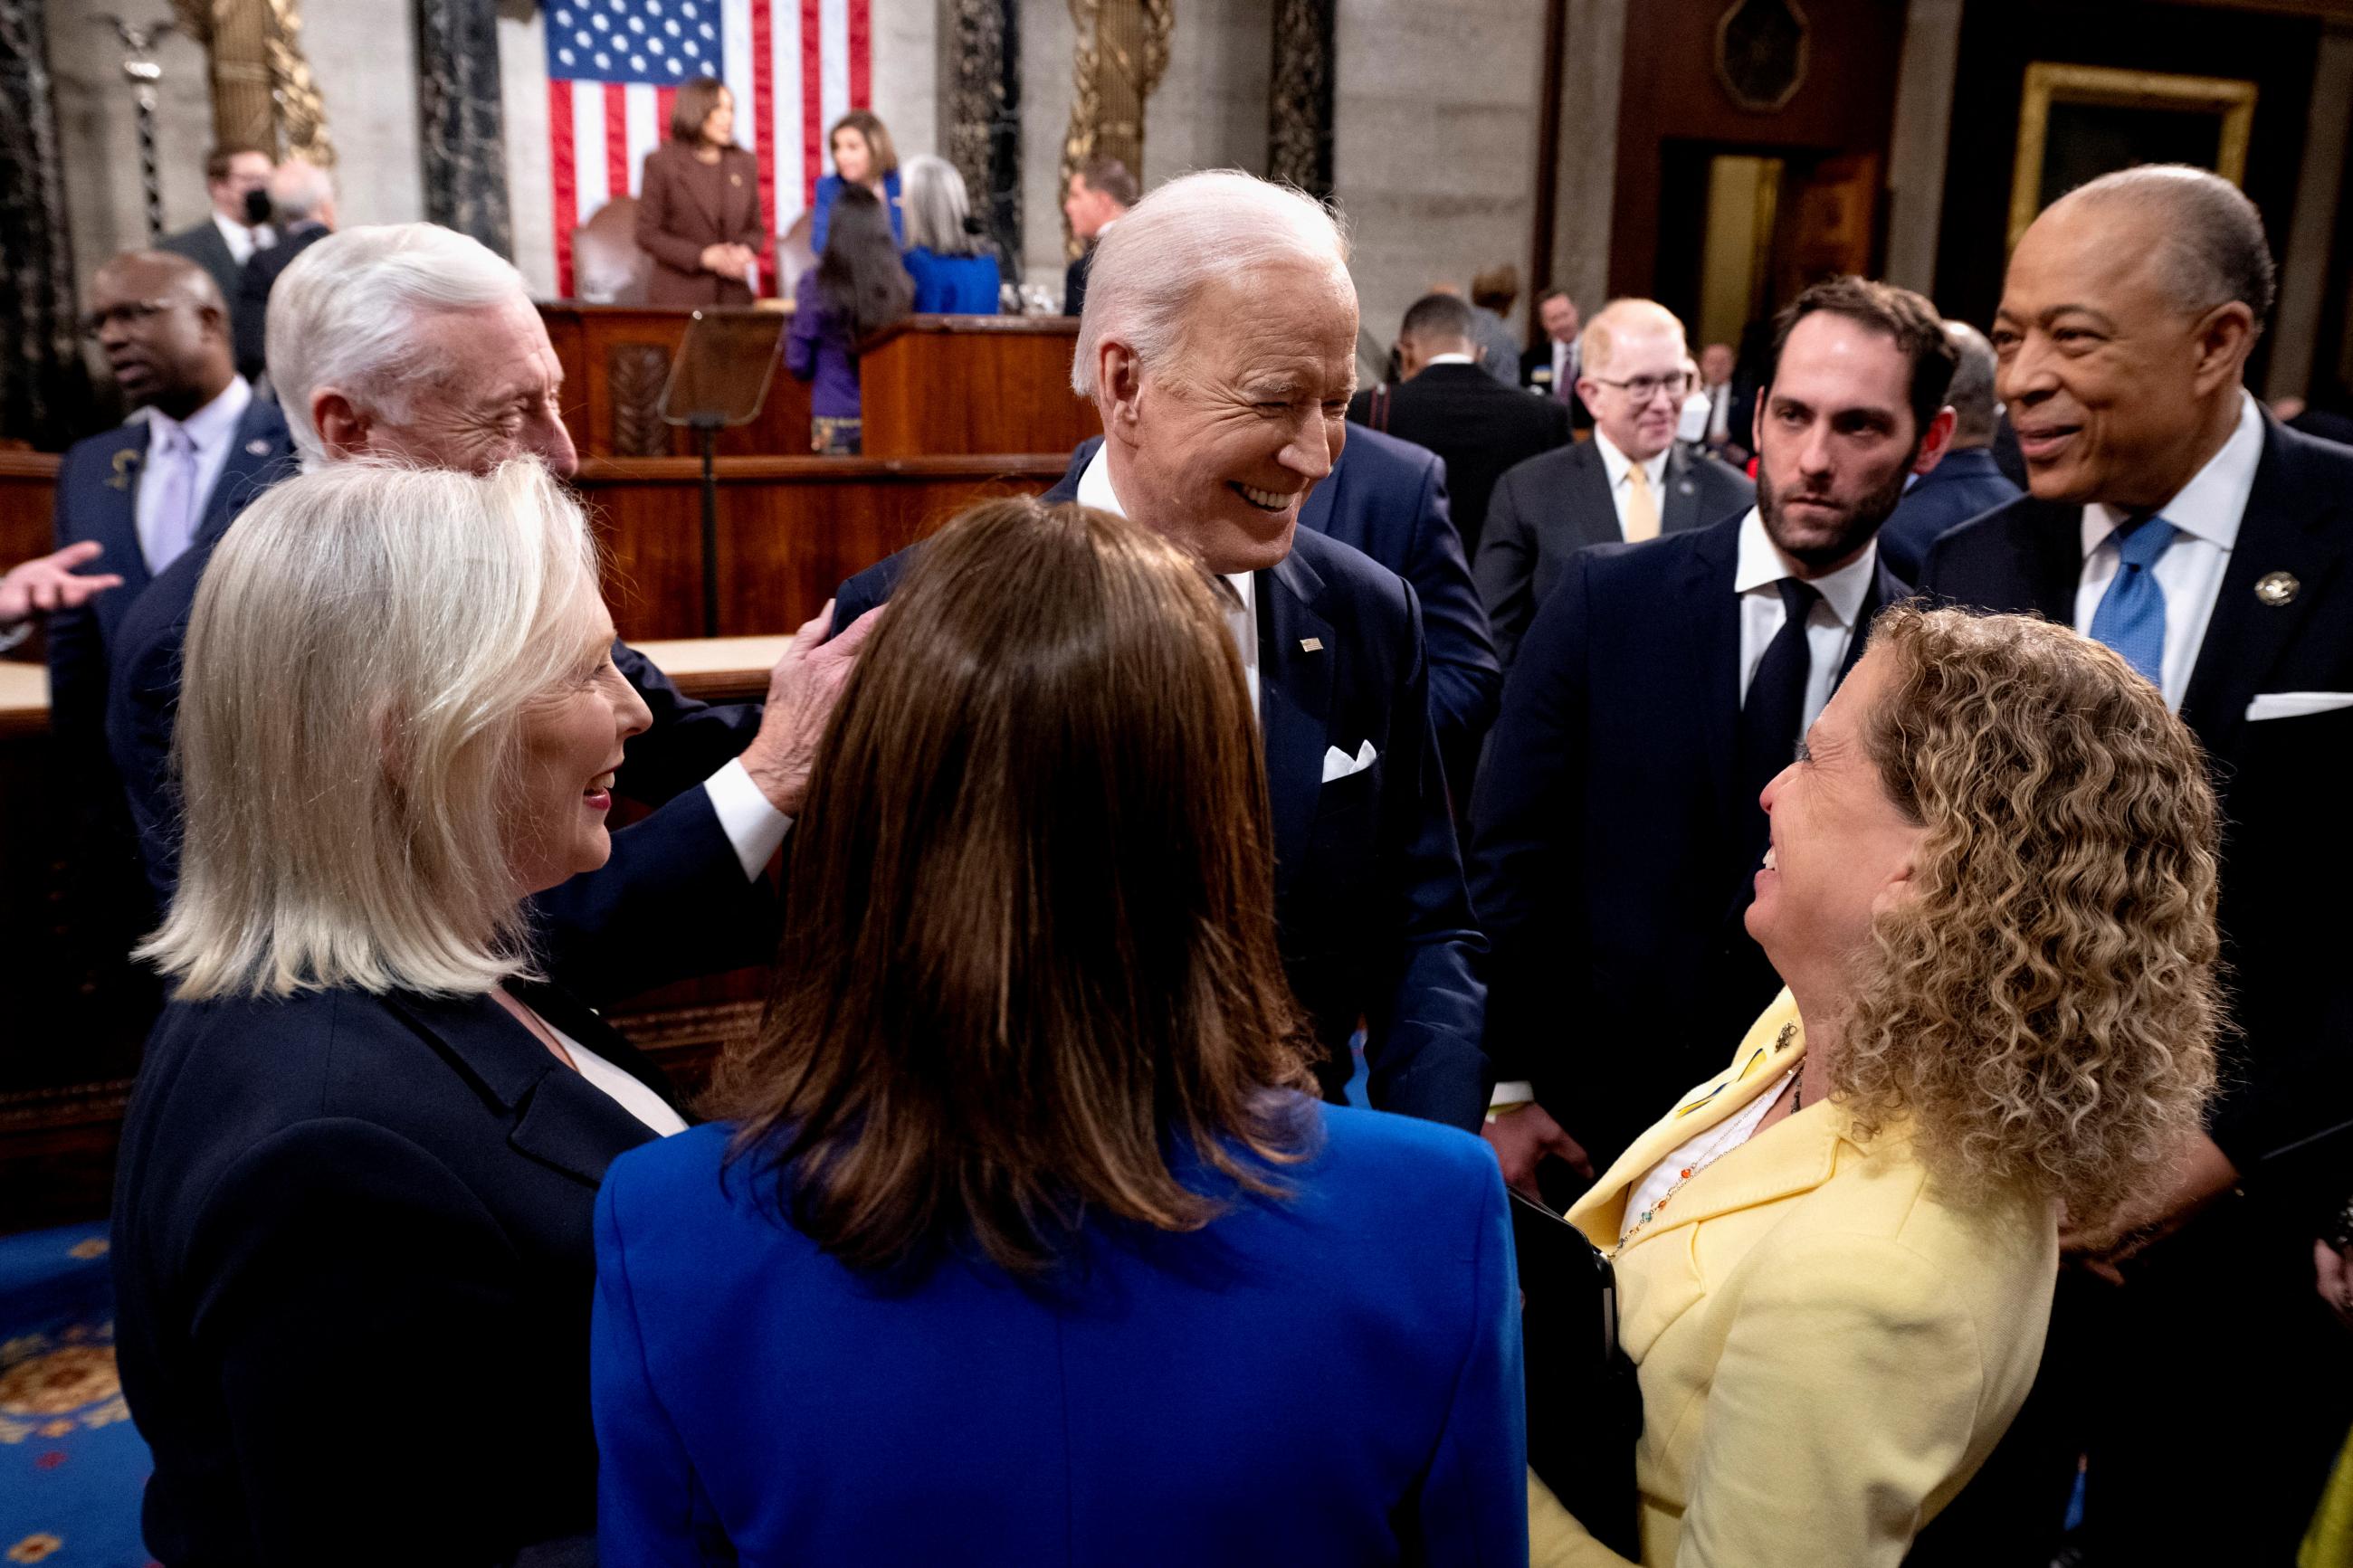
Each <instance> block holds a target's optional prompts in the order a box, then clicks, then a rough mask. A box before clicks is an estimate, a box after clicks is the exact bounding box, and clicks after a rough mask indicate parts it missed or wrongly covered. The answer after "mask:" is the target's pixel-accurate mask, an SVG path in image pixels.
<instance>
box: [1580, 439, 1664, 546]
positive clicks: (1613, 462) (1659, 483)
mask: <svg viewBox="0 0 2353 1568" xmlns="http://www.w3.org/2000/svg"><path fill="white" fill-rule="evenodd" d="M1593 444H1594V445H1595V446H1596V447H1600V448H1601V466H1602V468H1605V469H1607V470H1608V472H1609V500H1611V502H1612V503H1613V504H1615V505H1616V507H1617V508H1618V537H1619V538H1620V539H1623V538H1625V537H1626V476H1627V475H1628V474H1629V473H1630V472H1632V471H1633V468H1634V459H1633V458H1630V457H1628V456H1627V455H1626V454H1625V453H1623V452H1621V451H1620V450H1619V449H1618V443H1617V442H1615V441H1612V440H1611V439H1610V438H1609V437H1607V436H1605V435H1603V434H1602V433H1601V432H1600V430H1599V428H1596V429H1595V431H1594V432H1593ZM1669 449H1671V448H1662V450H1661V451H1660V453H1659V455H1658V456H1657V457H1655V458H1651V459H1650V460H1649V461H1648V462H1646V463H1644V464H1643V465H1642V477H1643V478H1644V479H1649V480H1650V481H1651V505H1652V506H1653V507H1655V508H1656V509H1657V510H1658V513H1659V519H1660V524H1661V526H1662V527H1664V526H1665V521H1666V515H1667V451H1668V450H1669Z"/></svg>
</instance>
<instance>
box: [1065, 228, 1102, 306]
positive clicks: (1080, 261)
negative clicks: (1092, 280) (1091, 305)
mask: <svg viewBox="0 0 2353 1568" xmlns="http://www.w3.org/2000/svg"><path fill="white" fill-rule="evenodd" d="M1094 264H1095V247H1094V242H1093V241H1092V240H1090V241H1088V242H1087V247H1086V248H1085V249H1084V250H1082V251H1080V252H1079V253H1078V255H1076V256H1074V257H1072V258H1071V264H1070V265H1069V266H1068V267H1066V268H1062V314H1064V315H1065V316H1075V315H1077V314H1079V313H1080V312H1081V311H1082V310H1085V309H1086V308H1087V273H1088V272H1089V271H1090V270H1091V269H1092V268H1093V266H1094Z"/></svg>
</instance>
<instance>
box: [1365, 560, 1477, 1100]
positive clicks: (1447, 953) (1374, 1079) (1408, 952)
mask: <svg viewBox="0 0 2353 1568" xmlns="http://www.w3.org/2000/svg"><path fill="white" fill-rule="evenodd" d="M1405 595H1406V611H1407V620H1408V623H1409V633H1410V637H1411V641H1412V647H1413V658H1412V659H1411V661H1410V664H1409V666H1408V668H1407V669H1406V672H1405V675H1404V677H1403V679H1401V680H1400V681H1399V683H1398V688H1397V689H1396V691H1395V692H1394V693H1393V694H1392V696H1391V702H1392V704H1393V706H1392V707H1391V710H1390V711H1391V712H1392V713H1393V714H1394V715H1395V716H1396V717H1395V720H1394V721H1393V723H1392V724H1391V726H1390V729H1389V745H1390V751H1389V755H1388V759H1387V764H1386V776H1385V782H1384V784H1383V787H1382V795H1381V816H1382V821H1381V834H1380V847H1379V850H1378V853H1379V856H1380V861H1381V864H1382V865H1383V866H1385V867H1388V868H1393V870H1392V872H1391V883H1390V889H1389V896H1390V898H1391V899H1392V900H1394V912H1393V915H1392V918H1391V919H1390V921H1388V924H1387V926H1386V928H1385V929H1389V930H1394V931H1396V932H1397V933H1398V936H1397V944H1396V947H1395V948H1394V949H1393V950H1392V952H1391V953H1390V954H1389V955H1388V963H1385V964H1380V965H1377V967H1376V968H1375V970H1374V973H1394V974H1395V975H1396V976H1397V977H1398V978H1397V984H1396V985H1395V987H1394V988H1393V989H1392V990H1391V992H1390V993H1389V994H1388V996H1387V997H1385V998H1377V1000H1376V1003H1375V1005H1374V1006H1373V1008H1372V1009H1371V1012H1372V1016H1371V1017H1370V1018H1369V1019H1368V1023H1369V1025H1370V1027H1369V1029H1368V1030H1367V1032H1366V1044H1365V1062H1366V1068H1367V1069H1368V1070H1369V1079H1368V1081H1367V1083H1366V1095H1367V1097H1368V1098H1369V1099H1370V1100H1371V1101H1372V1103H1373V1105H1374V1106H1375V1107H1377V1109H1379V1110H1394V1111H1399V1112H1402V1113H1404V1114H1405V1115H1408V1116H1419V1117H1421V1118H1423V1119H1424V1120H1426V1121H1443V1122H1447V1123H1449V1124H1451V1125H1452V1126H1456V1127H1461V1128H1465V1129H1470V1130H1472V1131H1475V1130H1476V1129H1477V1128H1478V1127H1479V1125H1480V1124H1481V1123H1482V1121H1484V1120H1485V1118H1486V1111H1487V1085H1488V1079H1487V1076H1486V1061H1485V1058H1483V1057H1482V1056H1481V1054H1480V1049H1479V1037H1480V1034H1481V1031H1482V1027H1483V1023H1482V1016H1483V1011H1484V1007H1485V1002H1486V994H1485V991H1484V988H1483V987H1482V985H1481V984H1480V983H1479V980H1478V978H1477V974H1476V971H1475V967H1474V966H1475V964H1476V963H1477V961H1478V957H1479V955H1480V954H1481V953H1482V952H1484V951H1485V943H1484V942H1482V941H1481V940H1480V936H1479V931H1478V928H1477V926H1476V925H1475V924H1474V923H1473V921H1472V916H1471V900H1470V897H1469V894H1468V893H1467V891H1466V890H1465V889H1464V888H1463V884H1462V856H1461V847H1460V846H1458V845H1457V844H1456V842H1455V837H1454V817H1453V814H1452V813H1451V811H1450V810H1449V809H1448V805H1447V798H1446V780H1445V776H1444V773H1443V770H1442V769H1441V768H1440V763H1439V753H1438V728H1437V725H1436V724H1435V723H1434V722H1432V721H1431V719H1430V660H1429V655H1428V650H1427V647H1426V645H1425V643H1424V639H1423V637H1422V627H1421V611H1420V607H1419V605H1418V604H1416V603H1415V600H1414V595H1413V588H1412V585H1411V584H1405Z"/></svg>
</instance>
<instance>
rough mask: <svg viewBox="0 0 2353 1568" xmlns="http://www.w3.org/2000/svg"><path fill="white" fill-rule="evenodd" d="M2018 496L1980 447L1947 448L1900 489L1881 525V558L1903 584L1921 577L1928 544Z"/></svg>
mask: <svg viewBox="0 0 2353 1568" xmlns="http://www.w3.org/2000/svg"><path fill="white" fill-rule="evenodd" d="M2017 499H2018V487H2017V486H2016V485H2014V484H2011V483H2010V476H2009V475H2007V474H2005V473H2003V472H2002V471H2001V466H2000V464H1999V463H1996V462H1995V461H1994V460H1993V453H1992V452H1991V451H1990V450H1989V449H1988V448H1986V447H1970V448H1969V449H1968V451H1965V452H1947V453H1946V454H1945V460H1944V461H1943V462H1941V463H1938V464H1937V465H1936V467H1935V468H1931V469H1929V470H1928V471H1927V472H1926V473H1925V474H1923V475H1921V476H1920V478H1919V480H1918V482H1917V483H1915V484H1914V485H1913V487H1912V488H1911V489H1908V490H1906V491H1905V492H1904V499H1903V500H1899V501H1897V502H1896V503H1895V510H1894V512H1893V513H1891V514H1890V515H1889V517H1888V519H1887V521H1886V522H1885V523H1883V525H1881V527H1880V530H1879V558H1880V559H1881V560H1882V561H1883V562H1885V563H1887V569H1888V570H1889V571H1890V572H1893V573H1894V574H1896V575H1897V576H1898V577H1901V578H1903V579H1904V580H1905V582H1907V583H1916V582H1918V581H1919V580H1920V572H1921V568H1922V567H1924V566H1926V564H1927V561H1928V547H1929V546H1930V545H1932V544H1934V543H1936V541H1938V540H1939V539H1942V538H1943V537H1944V536H1945V535H1946V534H1947V533H1950V532H1951V531H1953V530H1955V529H1957V528H1958V527H1960V526H1961V524H1963V523H1965V522H1967V521H1969V520H1970V519H1972V518H1978V517H1983V516H1984V515H1985V514H1986V513H1988V512H1989V511H1991V510H1993V509H1994V508H1996V507H1999V506H2008V505H2009V504H2010V502H2012V501H2014V500H2017Z"/></svg>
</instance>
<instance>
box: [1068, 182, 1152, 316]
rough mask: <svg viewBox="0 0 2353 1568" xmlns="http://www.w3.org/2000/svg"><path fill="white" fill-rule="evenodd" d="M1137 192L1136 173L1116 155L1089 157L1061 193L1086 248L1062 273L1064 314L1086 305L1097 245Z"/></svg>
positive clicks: (1073, 313)
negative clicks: (1129, 171) (1068, 186)
mask: <svg viewBox="0 0 2353 1568" xmlns="http://www.w3.org/2000/svg"><path fill="white" fill-rule="evenodd" d="M1136 194H1137V193H1136V188H1135V176H1134V174H1129V173H1128V172H1127V165H1126V164H1124V163H1121V162H1120V161H1119V160H1118V159H1116V158H1113V157H1107V156H1101V155H1098V156H1096V157H1092V158H1090V159H1088V160H1087V161H1086V163H1084V164H1082V165H1081V167H1080V168H1079V170H1078V172H1077V173H1076V174H1072V175H1071V188H1070V190H1069V192H1068V193H1067V194H1065V195H1063V197H1062V216H1064V217H1066V218H1068V219H1070V220H1071V234H1072V235H1074V236H1076V237H1077V238H1078V240H1079V242H1080V243H1081V244H1082V245H1083V246H1085V247H1086V248H1085V249H1083V250H1082V251H1080V252H1079V254H1078V257H1077V258H1076V259H1075V260H1073V261H1072V262H1071V265H1070V267H1069V268H1067V269H1066V270H1065V271H1064V272H1063V274H1062V314H1064V315H1065V316H1075V315H1078V314H1079V313H1080V312H1082V311H1083V310H1085V309H1086V306H1087V269H1088V268H1091V267H1092V266H1093V265H1094V260H1095V245H1096V243H1097V242H1098V241H1100V240H1101V239H1102V238H1103V235H1104V233H1105V232H1106V231H1108V230H1109V229H1110V227H1111V226H1112V225H1113V224H1115V223H1117V222H1118V221H1119V220H1120V219H1121V218H1124V217H1125V216H1127V209H1128V208H1130V207H1132V206H1134V205H1135V198H1136Z"/></svg>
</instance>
